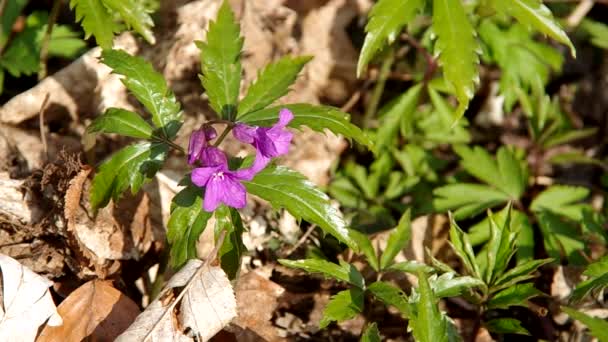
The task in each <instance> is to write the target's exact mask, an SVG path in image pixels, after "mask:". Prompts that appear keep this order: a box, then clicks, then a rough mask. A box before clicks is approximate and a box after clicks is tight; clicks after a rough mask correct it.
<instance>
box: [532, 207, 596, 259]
mask: <svg viewBox="0 0 608 342" xmlns="http://www.w3.org/2000/svg"><path fill="white" fill-rule="evenodd" d="M535 215H536V219H537V220H538V226H539V227H540V230H541V232H542V235H543V241H544V244H545V250H546V251H547V254H548V255H549V256H550V257H552V258H554V259H557V260H561V259H562V258H564V257H567V258H568V260H569V261H570V262H571V263H574V264H578V265H582V264H585V263H586V261H585V259H584V258H583V257H582V255H581V252H585V251H587V244H586V243H585V241H584V240H583V236H582V235H581V233H580V231H579V229H577V227H576V226H575V225H574V224H572V223H570V222H567V221H565V220H563V219H562V218H561V217H559V216H558V215H556V214H554V213H553V212H551V211H548V210H543V211H540V212H536V213H535Z"/></svg>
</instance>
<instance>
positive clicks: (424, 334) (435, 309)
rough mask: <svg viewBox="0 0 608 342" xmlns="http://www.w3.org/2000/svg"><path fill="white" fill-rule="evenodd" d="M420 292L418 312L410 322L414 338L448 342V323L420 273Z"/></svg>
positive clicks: (416, 306)
mask: <svg viewBox="0 0 608 342" xmlns="http://www.w3.org/2000/svg"><path fill="white" fill-rule="evenodd" d="M418 292H419V294H420V296H419V297H420V298H419V300H418V302H417V303H416V305H415V308H416V312H415V313H412V314H410V320H409V324H410V327H411V328H412V333H413V335H414V338H416V341H419V342H447V341H448V325H447V321H446V318H445V316H443V315H442V314H441V312H440V311H439V306H438V305H437V302H438V300H437V298H436V297H435V296H434V295H433V291H432V289H431V286H430V285H429V282H428V279H427V277H426V274H425V273H424V272H419V273H418Z"/></svg>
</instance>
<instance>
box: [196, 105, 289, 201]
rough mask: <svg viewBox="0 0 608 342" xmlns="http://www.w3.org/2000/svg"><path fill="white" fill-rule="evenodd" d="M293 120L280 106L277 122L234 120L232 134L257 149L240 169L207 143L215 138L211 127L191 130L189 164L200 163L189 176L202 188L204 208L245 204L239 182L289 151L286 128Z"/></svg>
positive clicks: (243, 192)
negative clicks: (262, 124)
mask: <svg viewBox="0 0 608 342" xmlns="http://www.w3.org/2000/svg"><path fill="white" fill-rule="evenodd" d="M292 119H293V114H292V113H291V112H290V111H289V110H288V109H282V110H281V111H280V112H279V121H278V122H277V123H276V124H275V125H273V126H272V127H257V126H248V125H245V124H243V123H237V124H236V125H235V126H234V127H233V130H232V134H233V135H234V137H235V138H236V139H238V140H240V141H242V142H244V143H248V144H251V145H253V147H255V149H256V155H255V160H254V162H253V164H252V165H251V166H250V167H248V168H245V169H239V170H230V169H229V168H228V159H227V157H226V154H225V153H224V152H223V151H222V150H220V149H219V148H217V147H215V146H212V145H210V144H209V141H211V140H213V139H215V138H216V137H217V132H216V131H215V129H214V128H213V127H211V126H203V127H202V128H201V129H199V130H197V131H195V132H193V133H192V135H191V136H190V144H189V146H188V163H189V164H190V165H195V164H199V165H200V167H196V168H195V169H194V170H192V176H191V179H192V183H194V184H195V185H197V186H199V187H202V188H205V198H204V200H203V209H205V211H208V212H212V211H214V210H215V209H216V208H217V207H218V206H219V205H220V204H222V203H223V204H225V205H227V206H230V207H234V208H243V207H245V205H246V203H247V202H246V197H247V191H246V190H245V186H244V185H243V184H241V181H244V180H251V179H253V177H254V176H255V175H256V174H257V173H258V172H260V171H262V170H263V169H264V168H265V167H266V166H267V165H268V163H270V161H271V159H272V158H274V157H278V156H281V155H284V154H286V153H287V152H288V150H289V144H290V143H291V139H292V138H293V134H292V133H291V132H289V131H288V130H286V129H285V127H286V126H287V124H289V122H290V121H291V120H292Z"/></svg>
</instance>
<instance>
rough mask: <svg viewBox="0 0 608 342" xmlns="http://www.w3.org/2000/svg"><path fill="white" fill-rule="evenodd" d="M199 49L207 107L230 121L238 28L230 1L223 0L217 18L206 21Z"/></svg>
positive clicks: (235, 90) (234, 103) (237, 68)
mask: <svg viewBox="0 0 608 342" xmlns="http://www.w3.org/2000/svg"><path fill="white" fill-rule="evenodd" d="M197 46H198V48H199V49H200V50H201V71H202V75H201V76H200V79H201V82H202V83H203V87H204V88H205V91H206V92H207V95H208V96H209V102H210V105H211V107H212V108H213V109H214V110H215V111H216V112H217V113H218V114H220V115H221V117H222V118H224V119H227V120H233V119H234V117H235V115H236V111H237V103H238V97H239V90H240V89H239V88H240V84H241V68H242V67H241V49H242V48H243V38H242V37H241V29H240V26H239V24H238V23H237V22H236V19H235V18H234V13H233V12H232V9H231V8H230V4H229V2H228V1H227V0H225V1H224V2H223V4H222V7H220V9H219V11H218V13H217V20H216V21H212V22H211V23H210V24H209V31H208V32H207V39H206V42H197Z"/></svg>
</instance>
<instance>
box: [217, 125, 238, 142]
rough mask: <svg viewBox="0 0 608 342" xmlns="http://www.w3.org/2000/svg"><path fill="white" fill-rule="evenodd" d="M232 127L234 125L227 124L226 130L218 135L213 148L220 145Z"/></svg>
mask: <svg viewBox="0 0 608 342" xmlns="http://www.w3.org/2000/svg"><path fill="white" fill-rule="evenodd" d="M232 127H234V125H233V124H232V123H230V124H228V126H227V127H226V129H224V131H223V132H222V135H220V136H219V138H217V140H216V141H215V143H213V146H215V147H217V146H219V144H221V143H222V141H223V140H224V138H226V136H227V135H228V133H230V131H231V130H232Z"/></svg>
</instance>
